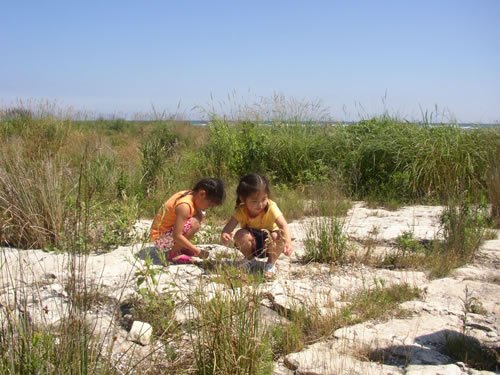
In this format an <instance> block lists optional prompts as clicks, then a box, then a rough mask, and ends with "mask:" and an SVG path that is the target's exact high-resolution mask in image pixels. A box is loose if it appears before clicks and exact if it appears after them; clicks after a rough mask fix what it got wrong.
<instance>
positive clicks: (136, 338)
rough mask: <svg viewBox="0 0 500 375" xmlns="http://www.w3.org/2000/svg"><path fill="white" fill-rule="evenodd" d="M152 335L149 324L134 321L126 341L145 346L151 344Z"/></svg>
mask: <svg viewBox="0 0 500 375" xmlns="http://www.w3.org/2000/svg"><path fill="white" fill-rule="evenodd" d="M152 334H153V327H151V325H150V324H148V323H144V322H140V321H138V320H136V321H135V322H134V323H132V328H131V329H130V332H129V333H128V337H127V340H128V341H132V342H135V343H138V344H141V345H143V346H146V345H149V344H150V343H151V336H152Z"/></svg>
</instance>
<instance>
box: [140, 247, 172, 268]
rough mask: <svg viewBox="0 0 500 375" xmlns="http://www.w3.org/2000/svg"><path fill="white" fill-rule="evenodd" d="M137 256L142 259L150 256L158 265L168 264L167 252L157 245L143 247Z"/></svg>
mask: <svg viewBox="0 0 500 375" xmlns="http://www.w3.org/2000/svg"><path fill="white" fill-rule="evenodd" d="M135 256H136V257H137V258H139V259H141V260H146V258H147V257H148V256H149V258H150V259H151V262H153V264H154V265H156V266H166V265H167V264H168V261H167V257H166V254H165V253H164V252H163V251H161V250H160V249H158V248H157V247H155V246H148V247H145V248H143V249H141V250H140V251H139V252H138V253H137V254H135Z"/></svg>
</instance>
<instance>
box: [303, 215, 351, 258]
mask: <svg viewBox="0 0 500 375" xmlns="http://www.w3.org/2000/svg"><path fill="white" fill-rule="evenodd" d="M304 245H305V248H306V252H305V254H304V256H303V258H302V261H303V262H306V263H307V262H319V263H336V262H342V261H343V260H345V257H346V254H347V252H348V250H349V243H348V240H347V236H346V235H345V233H344V224H343V222H342V221H341V220H340V219H338V218H336V217H329V218H318V219H316V220H315V221H313V222H312V223H311V224H310V225H309V227H308V228H307V234H306V239H305V241H304Z"/></svg>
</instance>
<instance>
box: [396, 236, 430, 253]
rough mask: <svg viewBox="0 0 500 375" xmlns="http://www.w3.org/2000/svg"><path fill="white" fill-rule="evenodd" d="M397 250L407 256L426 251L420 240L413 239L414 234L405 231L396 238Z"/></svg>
mask: <svg viewBox="0 0 500 375" xmlns="http://www.w3.org/2000/svg"><path fill="white" fill-rule="evenodd" d="M396 249H397V250H398V252H399V253H400V254H401V255H402V256H405V255H407V254H409V253H413V254H415V253H421V252H423V251H424V250H425V248H424V247H423V246H422V244H421V243H420V241H419V240H417V239H415V238H414V237H413V232H410V231H405V232H403V233H402V234H400V235H399V236H398V237H396Z"/></svg>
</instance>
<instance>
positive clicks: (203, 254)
mask: <svg viewBox="0 0 500 375" xmlns="http://www.w3.org/2000/svg"><path fill="white" fill-rule="evenodd" d="M209 255H210V254H209V252H208V251H206V250H200V253H199V254H198V256H199V257H200V258H201V259H207V258H208V256H209Z"/></svg>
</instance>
